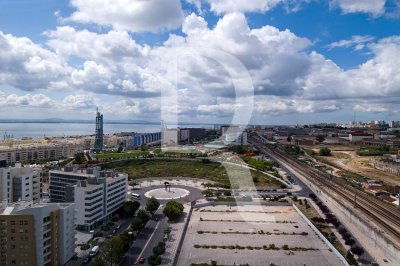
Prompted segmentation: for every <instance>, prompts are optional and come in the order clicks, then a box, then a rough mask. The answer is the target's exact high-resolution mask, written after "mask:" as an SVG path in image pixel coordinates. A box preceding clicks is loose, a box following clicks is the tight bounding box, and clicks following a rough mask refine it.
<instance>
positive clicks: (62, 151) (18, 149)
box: [0, 142, 84, 165]
mask: <svg viewBox="0 0 400 266" xmlns="http://www.w3.org/2000/svg"><path fill="white" fill-rule="evenodd" d="M83 148H84V146H83V145H82V144H81V143H74V142H59V143H27V144H20V145H13V146H0V161H1V160H5V161H6V162H7V164H8V165H10V164H13V163H16V162H21V163H29V162H34V161H38V160H60V159H64V158H71V157H73V156H74V155H75V154H77V153H79V152H82V151H83V150H84V149H83Z"/></svg>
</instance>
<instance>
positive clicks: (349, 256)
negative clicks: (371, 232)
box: [346, 251, 358, 265]
mask: <svg viewBox="0 0 400 266" xmlns="http://www.w3.org/2000/svg"><path fill="white" fill-rule="evenodd" d="M346 260H347V262H348V263H349V264H350V265H358V263H357V261H356V259H355V258H354V256H353V254H352V253H351V252H350V251H347V254H346Z"/></svg>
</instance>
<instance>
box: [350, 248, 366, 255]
mask: <svg viewBox="0 0 400 266" xmlns="http://www.w3.org/2000/svg"><path fill="white" fill-rule="evenodd" d="M350 250H351V252H352V253H354V254H356V255H358V256H360V255H362V254H363V253H364V250H363V249H362V248H361V247H359V246H355V247H352V248H351V249H350Z"/></svg>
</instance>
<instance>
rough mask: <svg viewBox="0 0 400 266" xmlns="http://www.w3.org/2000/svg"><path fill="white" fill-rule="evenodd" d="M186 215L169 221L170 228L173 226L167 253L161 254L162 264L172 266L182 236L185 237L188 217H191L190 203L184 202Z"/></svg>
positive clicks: (167, 243) (167, 244)
mask: <svg viewBox="0 0 400 266" xmlns="http://www.w3.org/2000/svg"><path fill="white" fill-rule="evenodd" d="M183 206H184V210H183V212H184V213H185V217H183V218H182V219H181V220H180V221H179V222H177V223H169V224H168V225H169V228H171V233H170V235H169V238H168V240H167V242H166V246H165V247H166V250H165V253H164V254H163V255H162V256H161V265H165V266H170V265H172V264H173V263H174V259H175V256H176V254H177V252H178V248H179V243H180V241H181V238H182V237H184V235H183V232H184V229H185V224H186V221H187V219H189V217H188V214H189V211H190V203H187V204H184V205H183Z"/></svg>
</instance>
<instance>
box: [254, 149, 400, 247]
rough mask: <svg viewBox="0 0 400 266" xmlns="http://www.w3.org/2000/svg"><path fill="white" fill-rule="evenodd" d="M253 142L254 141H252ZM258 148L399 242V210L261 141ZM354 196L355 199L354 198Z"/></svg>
mask: <svg viewBox="0 0 400 266" xmlns="http://www.w3.org/2000/svg"><path fill="white" fill-rule="evenodd" d="M253 143H254V142H253ZM254 144H255V145H256V146H257V147H258V148H260V149H261V150H264V151H265V152H267V153H268V154H270V155H271V157H276V159H278V160H280V161H283V162H285V163H286V164H288V165H290V167H292V168H293V169H295V170H296V171H297V172H299V173H301V174H302V175H303V176H304V177H305V178H306V179H307V180H308V181H309V182H311V183H312V184H313V185H315V186H317V187H319V188H320V189H321V190H324V191H325V193H328V194H332V192H334V193H335V194H336V195H338V196H340V197H341V198H342V199H343V200H344V201H345V202H346V203H347V204H349V205H352V204H353V206H354V207H355V208H356V209H358V210H359V211H360V212H362V213H363V214H364V215H365V216H367V217H368V218H369V219H371V221H373V222H374V223H375V225H378V226H380V227H381V229H382V231H383V232H385V233H387V234H388V235H390V236H391V237H392V238H394V240H395V242H397V245H398V243H400V210H399V209H397V208H395V207H391V206H389V205H388V204H386V203H384V202H381V201H380V200H378V199H376V198H374V197H372V196H370V195H368V194H366V193H364V192H361V191H357V190H355V189H354V188H353V187H351V186H349V185H346V184H343V183H342V182H340V181H337V180H335V179H333V178H332V176H330V175H329V174H326V173H322V172H321V171H319V170H317V169H315V168H311V167H310V166H308V165H305V164H303V163H301V162H299V161H297V160H295V159H292V158H290V157H288V156H287V155H286V154H284V153H283V152H281V151H279V150H277V149H274V150H272V149H270V148H268V147H266V146H265V145H264V144H263V143H259V142H255V143H254ZM355 198H356V200H355Z"/></svg>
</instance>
